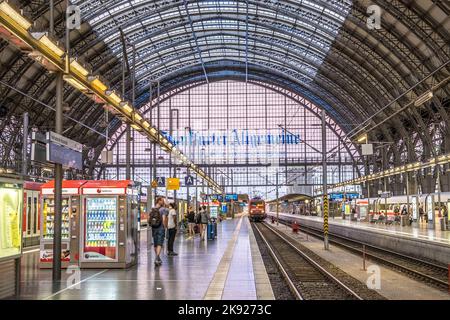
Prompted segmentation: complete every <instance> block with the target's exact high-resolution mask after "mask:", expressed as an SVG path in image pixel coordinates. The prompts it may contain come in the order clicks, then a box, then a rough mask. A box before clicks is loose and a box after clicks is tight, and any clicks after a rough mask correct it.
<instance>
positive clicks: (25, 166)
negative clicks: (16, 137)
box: [22, 112, 29, 176]
mask: <svg viewBox="0 0 450 320" xmlns="http://www.w3.org/2000/svg"><path fill="white" fill-rule="evenodd" d="M28 126H29V116H28V112H25V113H24V114H23V139H22V175H24V176H26V175H27V174H28Z"/></svg>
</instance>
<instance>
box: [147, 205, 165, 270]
mask: <svg viewBox="0 0 450 320" xmlns="http://www.w3.org/2000/svg"><path fill="white" fill-rule="evenodd" d="M168 213H169V211H168V210H167V208H166V207H165V200H164V197H158V198H156V202H155V206H154V207H153V208H152V210H151V211H150V214H149V217H148V219H149V224H150V226H151V228H152V236H153V247H154V249H155V256H156V258H155V266H160V265H161V264H162V260H161V257H160V255H161V249H162V246H163V244H164V238H165V233H166V229H167V224H168V221H167V215H168Z"/></svg>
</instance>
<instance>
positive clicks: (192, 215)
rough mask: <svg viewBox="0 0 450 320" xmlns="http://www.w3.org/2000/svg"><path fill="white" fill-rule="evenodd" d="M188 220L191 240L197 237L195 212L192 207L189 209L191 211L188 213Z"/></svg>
mask: <svg viewBox="0 0 450 320" xmlns="http://www.w3.org/2000/svg"><path fill="white" fill-rule="evenodd" d="M187 220H188V228H189V229H188V231H189V239H190V238H191V237H192V238H194V237H195V230H194V227H195V212H194V208H193V207H192V206H190V207H189V211H188V215H187Z"/></svg>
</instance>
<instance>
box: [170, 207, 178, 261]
mask: <svg viewBox="0 0 450 320" xmlns="http://www.w3.org/2000/svg"><path fill="white" fill-rule="evenodd" d="M167 231H168V233H169V239H168V240H167V255H168V256H171V257H173V256H177V255H178V253H176V252H175V251H173V243H174V242H175V236H176V235H177V211H176V210H175V203H173V202H172V203H170V205H169V215H168V222H167Z"/></svg>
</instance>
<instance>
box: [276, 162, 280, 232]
mask: <svg viewBox="0 0 450 320" xmlns="http://www.w3.org/2000/svg"><path fill="white" fill-rule="evenodd" d="M275 186H276V198H277V206H276V207H277V226H278V220H279V218H280V208H279V202H280V201H279V200H278V169H277V174H276V179H275Z"/></svg>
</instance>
